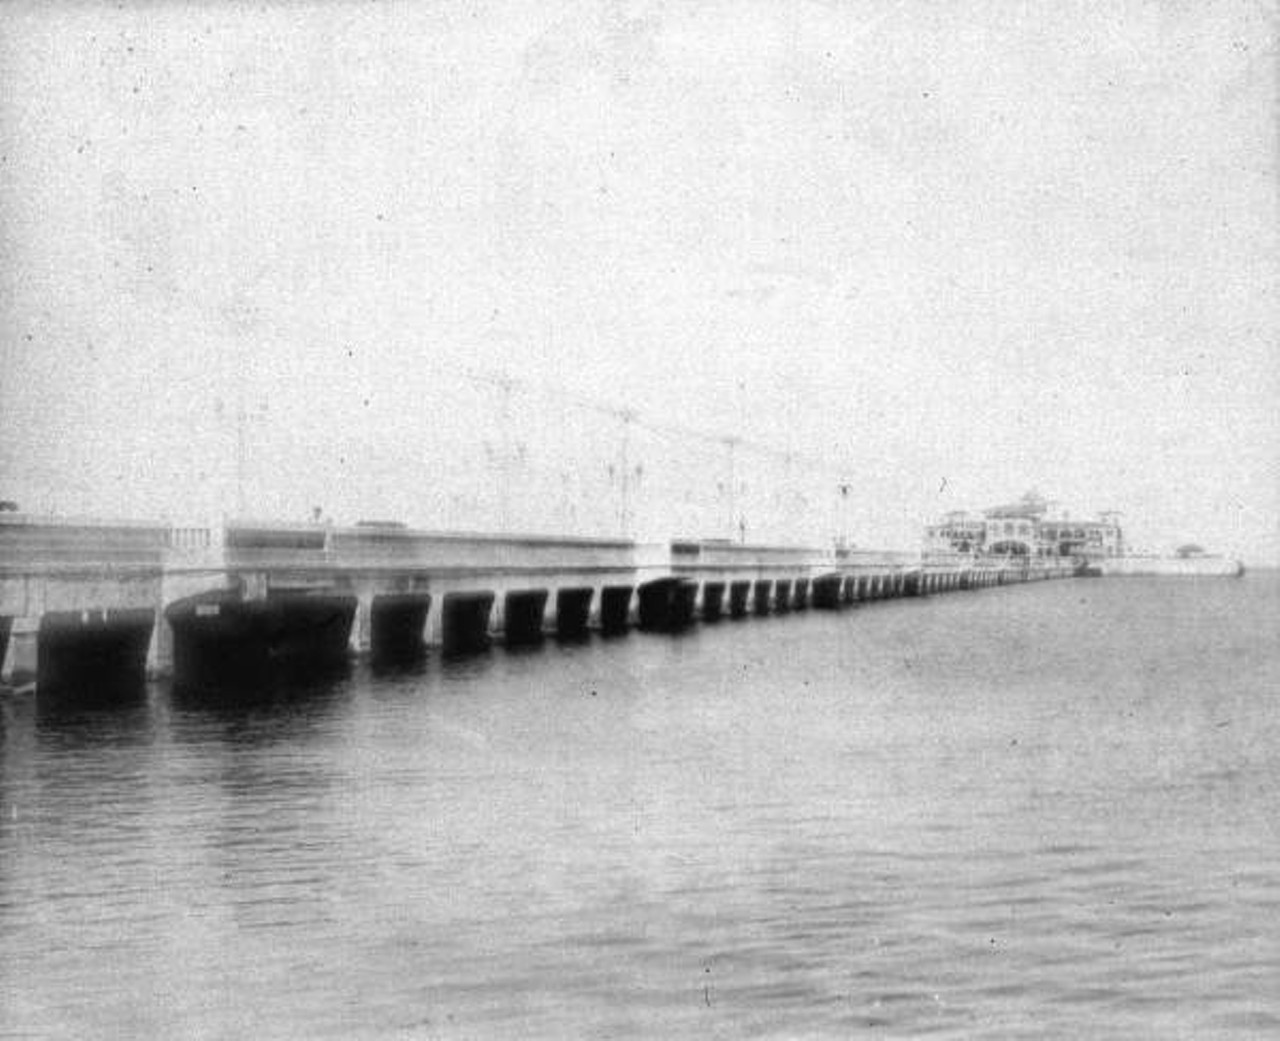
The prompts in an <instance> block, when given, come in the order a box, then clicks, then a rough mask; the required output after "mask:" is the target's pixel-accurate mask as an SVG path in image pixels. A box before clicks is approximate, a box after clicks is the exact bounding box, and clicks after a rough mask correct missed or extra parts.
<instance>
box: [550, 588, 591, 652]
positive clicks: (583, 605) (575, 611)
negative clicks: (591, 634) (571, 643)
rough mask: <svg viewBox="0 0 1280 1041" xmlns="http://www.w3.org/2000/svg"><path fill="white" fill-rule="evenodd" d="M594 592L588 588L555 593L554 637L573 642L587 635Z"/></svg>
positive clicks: (563, 590) (560, 590) (562, 590)
mask: <svg viewBox="0 0 1280 1041" xmlns="http://www.w3.org/2000/svg"><path fill="white" fill-rule="evenodd" d="M594 597H595V590H594V589H592V588H591V587H590V586H582V587H579V588H575V589H559V590H557V591H556V636H557V637H558V638H559V639H561V640H573V639H578V638H579V637H582V636H585V635H586V634H587V626H588V623H589V622H590V620H591V601H592V599H593V598H594Z"/></svg>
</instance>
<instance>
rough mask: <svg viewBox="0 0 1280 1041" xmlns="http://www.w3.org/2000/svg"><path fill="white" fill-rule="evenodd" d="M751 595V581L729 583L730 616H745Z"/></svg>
mask: <svg viewBox="0 0 1280 1041" xmlns="http://www.w3.org/2000/svg"><path fill="white" fill-rule="evenodd" d="M750 596H751V583H750V582H731V583H730V584H729V617H730V618H745V617H746V615H747V608H748V603H747V601H748V598H749V597H750Z"/></svg>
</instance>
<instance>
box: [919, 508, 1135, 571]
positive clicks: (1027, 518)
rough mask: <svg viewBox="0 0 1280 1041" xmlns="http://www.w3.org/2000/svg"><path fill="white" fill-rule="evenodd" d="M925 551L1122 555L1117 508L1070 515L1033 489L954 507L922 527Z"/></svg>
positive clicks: (1045, 555)
mask: <svg viewBox="0 0 1280 1041" xmlns="http://www.w3.org/2000/svg"><path fill="white" fill-rule="evenodd" d="M924 551H925V553H926V555H931V554H948V553H961V554H972V555H983V556H998V557H1005V556H1017V557H1040V558H1054V559H1059V558H1069V559H1086V560H1094V559H1099V558H1104V557H1120V556H1123V555H1124V552H1125V550H1124V533H1123V531H1122V530H1121V528H1120V522H1119V514H1118V513H1115V512H1114V511H1107V512H1104V513H1101V514H1099V515H1098V516H1097V517H1093V518H1079V517H1072V516H1070V515H1069V514H1068V513H1067V511H1066V510H1064V509H1062V508H1061V507H1059V506H1058V505H1057V504H1056V503H1053V502H1050V501H1048V500H1046V499H1045V498H1043V497H1042V496H1041V495H1039V494H1038V493H1036V492H1034V491H1031V492H1028V493H1027V494H1026V495H1024V496H1023V497H1022V498H1021V499H1019V500H1018V501H1017V502H1014V503H1007V504H1004V505H1000V506H991V507H988V508H987V509H985V510H982V511H979V512H974V511H966V510H954V511H952V512H951V513H947V514H945V515H944V516H943V517H942V518H941V519H939V520H938V521H936V522H935V523H933V524H929V525H926V527H925V529H924Z"/></svg>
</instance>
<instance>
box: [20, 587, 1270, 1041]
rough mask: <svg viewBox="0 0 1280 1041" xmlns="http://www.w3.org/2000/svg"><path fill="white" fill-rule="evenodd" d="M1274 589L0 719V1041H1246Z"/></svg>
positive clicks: (1032, 606) (635, 643)
mask: <svg viewBox="0 0 1280 1041" xmlns="http://www.w3.org/2000/svg"><path fill="white" fill-rule="evenodd" d="M1278 623H1280V582H1277V580H1276V578H1275V577H1274V576H1250V577H1248V578H1246V579H1245V580H1243V581H1229V580H1227V581H1222V580H1219V581H1178V580H1174V581H1168V580H1166V581H1158V580H1157V581H1144V580H1139V579H1131V580H1096V581H1087V580H1082V581H1074V582H1055V583H1042V584H1038V585H1033V586H1022V587H1013V588H1004V589H993V590H985V591H982V592H977V593H972V594H954V595H950V596H943V597H934V598H931V599H929V600H927V601H895V602H888V603H880V604H870V605H865V606H863V607H860V608H859V609H857V610H853V611H847V612H843V613H841V614H839V615H829V614H819V613H816V612H809V613H808V614H806V615H795V616H790V617H782V618H774V619H768V620H764V619H749V620H745V621H742V622H728V621H726V622H722V623H720V624H718V625H715V626H704V627H701V628H699V629H696V630H694V631H692V632H690V633H688V634H686V635H683V636H679V637H667V636H656V635H648V634H639V633H633V634H631V635H629V636H627V637H624V638H621V639H616V640H603V639H598V638H597V639H594V640H592V641H590V642H588V643H586V644H582V645H577V646H558V645H556V644H548V645H547V646H546V647H545V648H542V649H539V650H534V651H532V652H522V653H508V652H503V651H495V652H494V653H492V654H491V655H488V656H486V657H484V658H482V659H478V660H474V661H469V662H465V663H461V664H448V663H442V662H439V661H435V660H429V661H428V662H426V663H425V664H423V665H421V666H418V667H416V668H413V669H409V670H407V671H401V672H395V673H389V674H375V673H374V672H373V671H371V670H370V669H369V668H368V667H366V666H357V667H355V668H354V669H353V671H352V672H351V674H350V675H349V676H346V677H343V678H340V679H338V680H334V681H331V682H326V683H323V684H317V685H315V686H312V687H310V688H304V689H298V690H294V691H277V692H274V693H269V694H262V695H258V696H256V697H248V696H246V697H242V698H240V699H238V700H232V701H230V702H229V703H228V702H224V703H216V702H214V701H213V700H212V699H209V698H194V697H190V696H186V695H180V694H178V693H176V692H173V691H170V690H168V689H167V688H165V687H163V686H157V687H154V688H152V689H150V690H148V691H147V692H146V694H145V696H144V697H141V698H139V699H137V700H136V701H135V702H134V703H133V704H121V705H116V706H113V707H111V708H109V709H104V710H93V711H90V710H78V709H75V708H72V707H63V708H57V707H54V706H45V705H37V704H34V703H33V702H32V701H31V700H30V699H29V698H27V699H21V698H18V699H10V700H9V701H8V702H7V703H5V704H4V706H3V732H2V737H3V745H2V747H0V754H2V757H3V758H2V760H0V785H2V789H0V795H2V802H3V804H2V806H0V810H2V814H0V937H3V944H2V945H0V1036H4V1037H27V1036H32V1037H89V1036H106V1037H166V1038H168V1037H194V1036H199V1037H227V1038H242V1037H278V1036H284V1037H299V1038H302V1037H305V1038H313V1037H342V1038H349V1037H405V1038H419V1037H421V1038H434V1037H441V1038H477V1037H631V1036H648V1037H662V1038H666V1037H725V1038H738V1037H788V1038H794V1037H845V1036H851V1035H853V1036H858V1035H863V1034H866V1035H870V1036H890V1037H914V1036H918V1035H926V1034H927V1035H930V1036H938V1037H948V1036H952V1037H973V1036H986V1037H1049V1036H1060V1037H1094V1038H1096V1037H1121V1038H1129V1037H1135V1036H1142V1037H1161V1038H1170V1037H1185V1038H1203V1037H1242V1038H1243V1037H1265V1036H1278V1035H1280V835H1278V834H1277V821H1278V820H1280V707H1277V692H1280V648H1278V647H1277V632H1280V625H1278Z"/></svg>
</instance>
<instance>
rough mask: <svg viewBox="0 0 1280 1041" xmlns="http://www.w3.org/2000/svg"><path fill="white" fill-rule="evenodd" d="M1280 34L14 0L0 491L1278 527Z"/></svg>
mask: <svg viewBox="0 0 1280 1041" xmlns="http://www.w3.org/2000/svg"><path fill="white" fill-rule="evenodd" d="M1275 26H1276V10H1275V7H1274V5H1273V4H1269V3H1261V2H1218V3H1212V4H1205V3H1198V2H1197V3H1192V2H1187V3H1176V2H1166V3H1140V2H1115V3H1105V4H1104V3H1061V2H1046V3H1014V2H1011V0H999V2H990V3H981V2H962V3H950V4H948V3H940V2H916V3H910V2H903V3H891V2H888V0H885V2H877V3H856V2H848V3H845V2H836V0H828V2H804V0H800V2H795V3H786V4H778V3H765V2H751V0H737V2H733V3H728V2H726V3H716V2H705V3H703V2H698V3H656V2H655V3H647V2H629V3H615V2H556V0H551V2H540V3H531V2H478V3H466V4H463V3H457V4H449V3H439V4H420V3H413V4H396V3H368V2H359V3H357V2H343V0H330V2H322V3H313V4H305V3H283V2H280V3H266V4H238V3H234V2H233V3H218V4H215V3H212V2H208V0H201V2H196V3H189V4H180V3H164V2H137V3H121V4H117V5H114V6H110V7H108V6H106V5H97V4H91V3H66V4H59V5H48V4H37V3H30V4H26V3H10V4H7V5H6V8H5V30H4V33H3V35H2V36H0V152H2V155H0V498H3V499H10V500H14V501H17V502H18V503H19V504H20V505H21V506H22V507H23V508H24V509H28V510H32V511H52V512H59V513H76V514H82V513H88V514H96V515H104V514H105V515H115V516H144V517H167V518H170V519H173V520H175V521H178V522H182V523H206V522H209V521H211V520H216V519H218V518H221V517H223V516H227V515H240V516H245V515H249V516H255V517H272V518H282V519H283V518H301V517H305V516H308V515H310V513H311V511H312V510H313V509H314V508H316V507H318V508H319V509H320V510H321V511H322V513H323V515H324V516H326V517H330V518H332V519H334V520H335V521H338V522H348V523H349V522H352V521H355V520H357V519H361V518H365V519H367V518H379V519H400V520H404V521H406V522H409V523H412V524H417V525H422V526H426V527H441V528H464V529H481V530H508V531H542V532H569V533H575V534H592V535H616V534H619V533H624V532H625V533H627V534H631V535H634V536H637V537H640V538H666V537H669V536H673V535H678V536H705V537H735V538H745V539H746V540H747V541H769V542H784V543H805V544H811V545H824V544H828V543H829V541H830V540H831V539H832V538H833V537H844V538H847V539H849V540H850V541H852V542H854V543H856V544H858V545H864V546H877V547H911V546H914V545H917V544H918V541H919V535H920V528H921V525H922V524H923V523H924V522H925V521H926V520H929V519H931V518H933V517H934V516H936V515H938V514H940V513H942V512H944V511H947V510H952V509H962V508H980V507H983V506H986V505H990V504H993V503H997V502H1004V501H1008V500H1009V499H1011V498H1013V497H1016V496H1018V495H1020V494H1021V493H1023V492H1024V491H1026V490H1028V489H1030V488H1036V489H1038V490H1039V491H1040V492H1042V493H1043V494H1045V495H1046V496H1048V497H1049V498H1051V499H1054V500H1058V501H1060V502H1062V503H1063V504H1064V505H1066V506H1067V507H1068V508H1070V509H1071V510H1073V511H1074V512H1075V513H1077V514H1078V515H1089V514H1092V513H1094V512H1096V511H1098V510H1102V509H1117V510H1120V511H1122V513H1123V523H1124V525H1125V527H1126V532H1127V534H1128V536H1129V539H1130V541H1131V542H1132V543H1134V544H1135V545H1138V546H1144V547H1149V548H1151V549H1155V550H1168V549H1170V548H1171V547H1173V546H1175V545H1177V544H1179V543H1182V542H1186V541H1195V542H1198V543H1200V544H1202V545H1205V546H1206V547H1208V548H1210V549H1213V550H1218V551H1223V552H1230V553H1233V554H1237V555H1241V556H1243V557H1244V558H1245V559H1246V560H1247V561H1249V562H1252V563H1272V564H1274V563H1280V463H1278V462H1277V460H1280V408H1278V407H1277V402H1278V401H1280V357H1278V354H1277V335H1276V334H1277V327H1278V323H1277V317H1278V310H1280V309H1278V307H1277V304H1278V301H1277V284H1278V280H1277V274H1278V273H1280V272H1278V270H1277V268H1278V258H1280V250H1278V249H1277V246H1278V244H1280V243H1278V241H1277V238H1278V234H1280V233H1278V231H1277V226H1278V223H1280V222H1278V220H1277V218H1278V216H1280V214H1278V213H1277V209H1278V192H1277V165H1276V159H1277V131H1276V127H1277V79H1276V70H1277V60H1276V49H1275Z"/></svg>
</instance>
